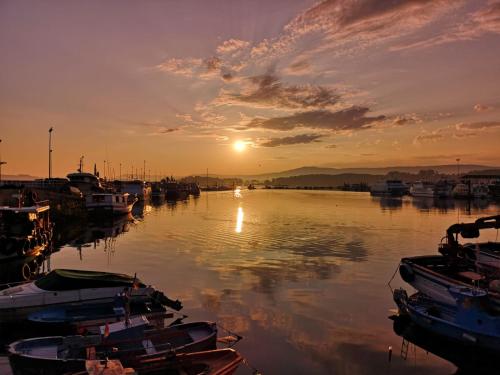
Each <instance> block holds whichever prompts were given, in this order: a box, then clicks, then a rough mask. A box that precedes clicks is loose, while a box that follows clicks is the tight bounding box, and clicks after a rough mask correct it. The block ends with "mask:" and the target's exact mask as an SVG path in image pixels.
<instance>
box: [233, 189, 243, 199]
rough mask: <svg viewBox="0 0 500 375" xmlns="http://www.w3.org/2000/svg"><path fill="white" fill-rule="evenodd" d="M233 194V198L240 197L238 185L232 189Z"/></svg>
mask: <svg viewBox="0 0 500 375" xmlns="http://www.w3.org/2000/svg"><path fill="white" fill-rule="evenodd" d="M233 195H234V197H235V198H241V188H240V187H239V186H238V187H237V188H236V189H234V190H233Z"/></svg>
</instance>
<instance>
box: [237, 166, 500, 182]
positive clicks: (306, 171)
mask: <svg viewBox="0 0 500 375" xmlns="http://www.w3.org/2000/svg"><path fill="white" fill-rule="evenodd" d="M497 168H499V167H494V166H487V165H479V164H460V173H461V174H462V173H469V172H471V171H480V170H492V169H497ZM429 169H432V170H434V171H436V172H438V173H441V174H456V173H457V165H456V164H445V165H419V166H396V167H371V168H370V167H358V168H329V167H300V168H295V169H289V170H286V171H282V172H275V173H262V174H257V175H239V176H237V177H239V178H242V179H246V180H270V179H273V178H279V177H292V176H303V175H340V174H369V175H385V174H387V173H389V172H403V173H418V172H419V171H421V170H429ZM235 177H236V176H235Z"/></svg>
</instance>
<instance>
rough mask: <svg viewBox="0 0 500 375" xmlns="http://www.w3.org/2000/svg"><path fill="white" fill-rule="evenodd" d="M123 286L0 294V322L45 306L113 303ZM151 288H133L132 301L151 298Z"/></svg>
mask: <svg viewBox="0 0 500 375" xmlns="http://www.w3.org/2000/svg"><path fill="white" fill-rule="evenodd" d="M122 291H123V287H115V288H100V289H86V290H70V291H63V292H48V291H46V292H42V293H36V294H26V295H23V296H16V295H13V296H10V295H6V296H0V322H1V323H2V324H3V323H9V322H13V321H19V320H23V319H26V318H27V317H28V315H29V314H32V313H34V312H37V311H40V309H41V308H47V307H64V306H73V307H77V306H84V305H87V304H89V303H92V304H113V303H114V300H115V297H116V295H117V294H118V293H121V292H122ZM153 292H154V289H153V288H144V289H143V290H135V291H134V292H133V294H132V296H131V299H132V300H133V301H137V302H146V301H148V300H150V299H151V297H150V295H151V293H153Z"/></svg>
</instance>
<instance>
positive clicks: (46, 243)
mask: <svg viewBox="0 0 500 375" xmlns="http://www.w3.org/2000/svg"><path fill="white" fill-rule="evenodd" d="M26 203H27V204H28V206H21V201H19V205H18V206H15V207H12V206H0V261H10V260H13V259H15V258H18V257H36V256H39V255H42V254H43V253H45V252H46V251H48V250H49V248H50V246H51V243H52V230H53V225H52V223H51V221H50V214H49V212H50V206H49V202H48V201H41V202H26Z"/></svg>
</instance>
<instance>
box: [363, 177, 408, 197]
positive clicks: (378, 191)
mask: <svg viewBox="0 0 500 375" xmlns="http://www.w3.org/2000/svg"><path fill="white" fill-rule="evenodd" d="M407 190H408V188H407V187H406V185H405V184H404V183H403V182H402V181H401V180H387V181H382V182H377V183H375V184H373V185H372V186H371V188H370V194H371V195H375V196H391V197H401V196H403V195H404V194H406V192H407Z"/></svg>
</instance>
